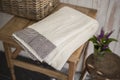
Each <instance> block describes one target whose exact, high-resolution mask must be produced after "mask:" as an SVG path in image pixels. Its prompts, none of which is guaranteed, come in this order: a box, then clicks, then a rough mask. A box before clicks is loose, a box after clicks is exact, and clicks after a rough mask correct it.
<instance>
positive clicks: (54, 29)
mask: <svg viewBox="0 0 120 80" xmlns="http://www.w3.org/2000/svg"><path fill="white" fill-rule="evenodd" d="M98 26H99V25H98V22H97V21H96V20H95V19H92V18H91V17H89V16H87V15H85V14H83V13H81V12H79V11H77V10H74V9H72V8H70V7H63V8H61V9H60V10H58V11H57V12H55V13H53V14H51V15H50V16H48V17H47V18H45V19H43V20H41V21H39V22H37V23H35V24H33V25H30V26H28V28H30V29H33V30H35V31H37V32H38V33H40V34H42V35H43V36H44V37H45V38H47V39H48V40H49V41H50V42H52V43H53V44H54V45H55V46H56V48H55V49H53V50H52V51H51V52H50V54H48V55H47V56H46V57H45V58H44V59H43V60H42V61H45V62H46V63H48V64H49V65H51V66H52V67H54V68H55V69H57V70H61V69H62V67H63V66H64V64H65V63H66V61H67V60H68V58H69V57H70V56H71V54H72V53H73V52H74V51H75V50H76V49H77V48H79V47H80V46H81V45H82V44H84V43H85V42H86V41H87V40H88V39H89V38H90V37H92V36H93V35H94V34H95V32H96V31H97V29H98ZM13 36H14V37H15V38H16V39H17V40H18V41H20V42H21V43H23V44H22V45H24V46H26V47H27V49H29V50H30V51H31V53H32V54H33V55H34V56H35V57H36V58H37V59H38V60H40V61H41V59H40V56H38V55H37V53H36V52H35V50H34V49H32V47H30V46H29V44H26V43H25V42H24V41H23V40H22V39H20V38H19V37H18V36H16V35H15V34H13Z"/></svg>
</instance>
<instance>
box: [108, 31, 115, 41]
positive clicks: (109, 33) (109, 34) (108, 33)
mask: <svg viewBox="0 0 120 80" xmlns="http://www.w3.org/2000/svg"><path fill="white" fill-rule="evenodd" d="M113 32H114V31H111V32H110V33H108V34H107V35H106V38H107V39H108V38H109V37H110V35H111V34H112V33H113Z"/></svg>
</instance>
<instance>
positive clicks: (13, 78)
mask: <svg viewBox="0 0 120 80" xmlns="http://www.w3.org/2000/svg"><path fill="white" fill-rule="evenodd" d="M3 45H4V49H5V56H6V59H7V64H8V67H9V69H10V72H11V77H12V80H16V79H15V74H14V65H13V63H12V58H11V55H12V51H11V48H10V47H9V44H7V43H5V42H3Z"/></svg>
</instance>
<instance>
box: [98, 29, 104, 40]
mask: <svg viewBox="0 0 120 80" xmlns="http://www.w3.org/2000/svg"><path fill="white" fill-rule="evenodd" d="M104 34H105V32H104V30H103V28H102V29H101V32H100V35H98V37H97V39H98V41H100V39H101V38H103V37H104Z"/></svg>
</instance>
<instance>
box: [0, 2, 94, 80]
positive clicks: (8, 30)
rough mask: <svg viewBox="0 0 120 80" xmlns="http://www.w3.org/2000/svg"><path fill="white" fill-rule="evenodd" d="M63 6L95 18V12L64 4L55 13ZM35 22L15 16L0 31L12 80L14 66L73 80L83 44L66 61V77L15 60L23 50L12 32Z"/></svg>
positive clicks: (65, 79) (13, 79) (54, 71)
mask: <svg viewBox="0 0 120 80" xmlns="http://www.w3.org/2000/svg"><path fill="white" fill-rule="evenodd" d="M63 6H69V7H72V8H74V9H77V10H79V11H81V12H83V13H85V14H87V15H88V16H91V17H93V18H95V16H96V10H93V9H89V8H84V7H79V6H74V5H70V4H64V3H60V5H59V6H57V8H56V9H55V11H56V10H58V9H60V8H61V7H63ZM55 11H54V12H55ZM35 22H36V21H32V20H28V19H25V18H21V17H17V16H15V17H13V18H12V19H11V20H10V21H9V22H8V23H7V24H6V25H5V26H4V27H3V28H1V29H0V40H2V41H3V45H4V48H5V55H6V59H7V64H8V67H9V68H10V71H11V75H12V80H16V79H15V74H14V66H18V67H22V68H25V69H28V70H32V71H36V72H40V73H43V74H45V75H48V76H51V77H55V78H58V79H61V80H73V77H74V74H75V70H76V66H77V63H78V61H79V59H80V56H81V54H82V53H83V51H84V49H85V44H84V45H83V46H81V47H80V48H78V49H77V50H76V51H75V52H74V53H73V54H72V55H71V57H70V58H69V59H68V61H67V63H68V64H69V69H68V74H67V75H66V74H63V73H61V72H59V71H56V70H50V69H46V68H43V67H41V66H36V65H32V64H29V63H26V62H23V61H19V60H16V57H17V56H18V54H19V52H20V51H21V50H23V49H22V48H21V47H20V46H19V45H18V44H17V43H16V42H15V41H14V40H13V39H12V37H11V35H12V33H13V32H15V31H18V30H21V29H23V28H25V27H27V26H28V25H31V24H33V23H35ZM13 47H14V48H15V51H12V50H11V48H13ZM84 56H85V54H84ZM83 61H84V60H83Z"/></svg>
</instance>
